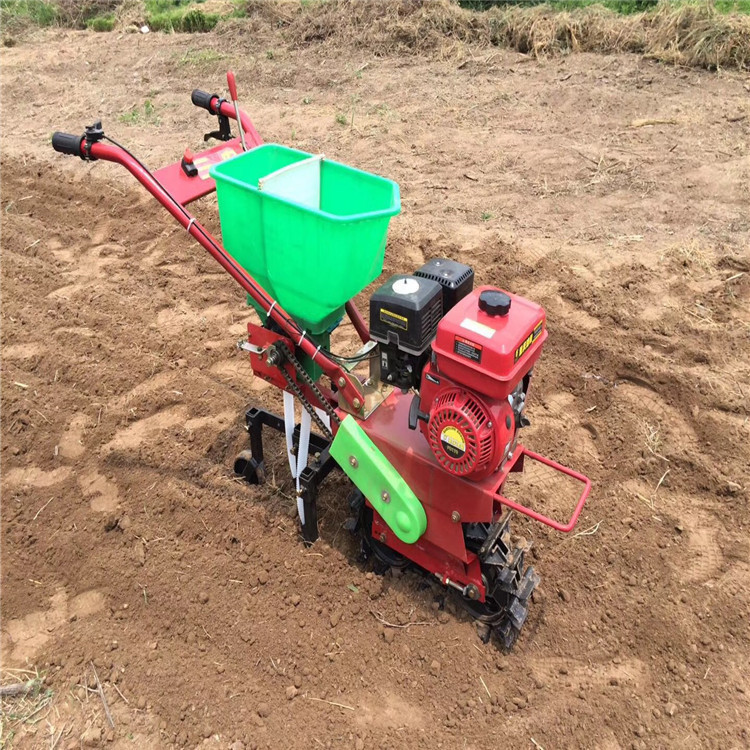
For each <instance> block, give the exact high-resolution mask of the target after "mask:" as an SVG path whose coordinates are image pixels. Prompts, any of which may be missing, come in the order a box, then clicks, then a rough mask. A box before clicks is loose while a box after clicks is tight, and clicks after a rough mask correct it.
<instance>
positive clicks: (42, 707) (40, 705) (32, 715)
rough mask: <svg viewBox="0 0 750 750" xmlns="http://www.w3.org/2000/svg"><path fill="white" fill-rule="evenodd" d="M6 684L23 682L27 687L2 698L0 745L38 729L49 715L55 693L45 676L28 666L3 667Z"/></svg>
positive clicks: (9, 743) (0, 746) (5, 745)
mask: <svg viewBox="0 0 750 750" xmlns="http://www.w3.org/2000/svg"><path fill="white" fill-rule="evenodd" d="M0 682H2V684H3V685H16V684H18V683H23V684H24V685H25V687H26V689H25V690H24V691H22V692H20V693H19V694H18V695H15V696H12V697H4V698H2V700H0V717H1V721H0V727H1V731H0V748H3V750H5V749H6V748H11V747H12V746H13V744H14V740H18V739H20V738H22V737H24V736H26V735H29V734H31V735H33V734H35V733H36V725H37V724H39V723H40V722H42V721H43V720H44V719H46V716H47V714H48V713H49V710H50V707H51V704H52V699H53V694H52V690H50V689H48V688H45V687H44V680H43V676H42V675H40V674H39V672H37V671H34V672H32V671H29V670H26V669H4V670H3V674H2V677H0Z"/></svg>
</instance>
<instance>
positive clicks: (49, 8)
mask: <svg viewBox="0 0 750 750" xmlns="http://www.w3.org/2000/svg"><path fill="white" fill-rule="evenodd" d="M119 2H120V0H80V2H61V0H54V1H53V2H50V1H49V0H0V26H2V28H3V31H4V32H11V33H13V32H17V31H19V30H21V29H23V28H25V27H29V26H66V27H69V28H73V29H85V28H93V29H95V30H96V31H105V30H106V31H109V30H111V28H112V27H113V26H114V13H113V11H114V10H115V8H116V7H117V6H118V5H119ZM107 27H109V28H107Z"/></svg>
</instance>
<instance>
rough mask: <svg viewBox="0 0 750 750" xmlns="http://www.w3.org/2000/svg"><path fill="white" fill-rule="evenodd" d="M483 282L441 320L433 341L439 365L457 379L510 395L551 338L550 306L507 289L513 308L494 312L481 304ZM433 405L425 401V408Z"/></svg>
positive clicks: (491, 392) (495, 395)
mask: <svg viewBox="0 0 750 750" xmlns="http://www.w3.org/2000/svg"><path fill="white" fill-rule="evenodd" d="M485 291H500V290H497V289H495V288H494V287H490V286H483V287H479V288H478V289H475V290H474V291H473V292H471V294H467V295H466V297H464V298H463V299H462V300H461V301H460V302H458V303H457V304H456V305H455V306H454V307H453V308H452V309H451V310H449V311H448V313H447V315H446V316H445V317H444V318H443V319H442V320H441V321H440V323H439V324H438V329H437V336H436V337H435V341H434V342H433V344H432V349H433V351H434V352H435V359H436V364H437V371H438V372H439V373H440V374H441V375H444V376H446V377H448V378H450V379H451V380H452V381H453V382H454V383H458V384H460V385H462V386H464V387H465V388H468V389H469V390H471V391H475V392H476V393H481V394H484V395H485V396H489V397H490V398H493V399H504V398H507V397H508V396H509V395H510V394H511V392H512V391H513V389H514V388H515V387H516V385H517V384H518V382H519V381H520V380H521V379H522V378H523V377H524V376H525V375H526V373H527V372H528V371H529V370H530V369H531V368H532V367H533V366H534V364H535V362H536V361H537V359H539V355H540V354H541V351H542V345H543V344H544V341H545V339H546V338H547V330H546V328H545V326H544V310H543V309H542V308H541V307H540V306H539V305H537V304H536V303H534V302H530V301H529V300H527V299H524V298H523V297H518V296H516V295H515V294H509V293H508V292H505V294H507V295H508V297H509V298H510V309H509V310H508V312H507V314H505V315H490V314H488V313H486V312H484V311H483V310H481V309H480V308H479V298H480V296H481V294H482V292H485ZM426 406H427V404H426V403H424V401H423V403H422V408H425V407H426Z"/></svg>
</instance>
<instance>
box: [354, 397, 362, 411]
mask: <svg viewBox="0 0 750 750" xmlns="http://www.w3.org/2000/svg"><path fill="white" fill-rule="evenodd" d="M352 406H353V407H354V408H355V409H359V407H360V406H362V402H361V401H360V400H359V399H358V398H355V399H354V400H353V401H352Z"/></svg>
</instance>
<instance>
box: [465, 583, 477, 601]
mask: <svg viewBox="0 0 750 750" xmlns="http://www.w3.org/2000/svg"><path fill="white" fill-rule="evenodd" d="M464 593H465V594H466V596H468V597H469V599H479V589H478V588H477V587H476V586H475V585H474V584H473V583H470V584H469V585H468V586H467V587H466V588H465V589H464Z"/></svg>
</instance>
